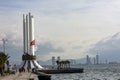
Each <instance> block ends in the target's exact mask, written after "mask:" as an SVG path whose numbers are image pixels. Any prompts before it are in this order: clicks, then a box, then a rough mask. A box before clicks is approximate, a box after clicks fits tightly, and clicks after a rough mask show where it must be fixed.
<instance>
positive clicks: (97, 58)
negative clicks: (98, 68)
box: [96, 55, 99, 64]
mask: <svg viewBox="0 0 120 80" xmlns="http://www.w3.org/2000/svg"><path fill="white" fill-rule="evenodd" d="M96 64H99V55H96Z"/></svg>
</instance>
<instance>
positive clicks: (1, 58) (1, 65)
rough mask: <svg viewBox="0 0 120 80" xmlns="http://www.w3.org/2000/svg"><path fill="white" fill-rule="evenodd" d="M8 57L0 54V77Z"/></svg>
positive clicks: (2, 53)
mask: <svg viewBox="0 0 120 80" xmlns="http://www.w3.org/2000/svg"><path fill="white" fill-rule="evenodd" d="M8 58H9V56H8V55H6V54H5V53H4V52H0V73H1V75H2V74H3V72H4V65H5V63H6V62H7V61H8Z"/></svg>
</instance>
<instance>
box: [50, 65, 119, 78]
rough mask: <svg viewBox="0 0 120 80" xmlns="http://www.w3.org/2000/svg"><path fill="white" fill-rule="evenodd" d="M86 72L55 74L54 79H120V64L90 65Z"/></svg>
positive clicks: (85, 67) (86, 67)
mask: <svg viewBox="0 0 120 80" xmlns="http://www.w3.org/2000/svg"><path fill="white" fill-rule="evenodd" d="M82 67H84V69H85V71H84V73H75V74H53V75H52V80H120V65H94V66H93V65H89V66H82Z"/></svg>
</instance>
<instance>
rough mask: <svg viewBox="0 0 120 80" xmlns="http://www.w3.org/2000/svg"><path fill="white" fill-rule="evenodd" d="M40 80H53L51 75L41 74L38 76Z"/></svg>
mask: <svg viewBox="0 0 120 80" xmlns="http://www.w3.org/2000/svg"><path fill="white" fill-rule="evenodd" d="M38 80H51V75H49V74H45V73H41V72H40V73H39V74H38Z"/></svg>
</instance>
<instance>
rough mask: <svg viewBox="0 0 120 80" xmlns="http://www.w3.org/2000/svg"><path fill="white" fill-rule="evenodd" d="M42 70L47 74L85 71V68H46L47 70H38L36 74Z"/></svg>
mask: <svg viewBox="0 0 120 80" xmlns="http://www.w3.org/2000/svg"><path fill="white" fill-rule="evenodd" d="M40 72H42V73H45V74H62V73H83V72H84V69H83V68H67V69H59V70H58V69H46V70H37V71H36V74H39V73H40Z"/></svg>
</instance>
